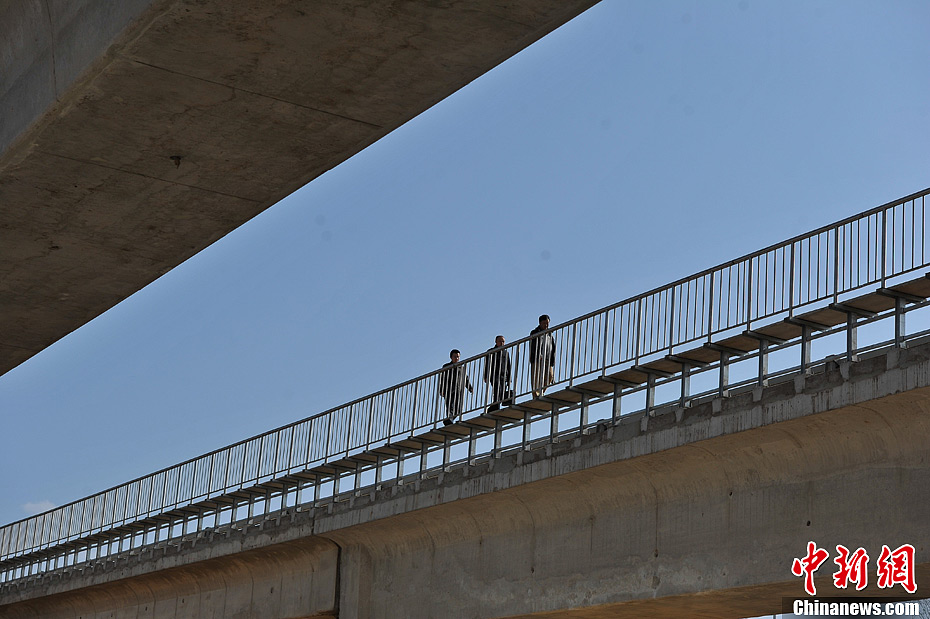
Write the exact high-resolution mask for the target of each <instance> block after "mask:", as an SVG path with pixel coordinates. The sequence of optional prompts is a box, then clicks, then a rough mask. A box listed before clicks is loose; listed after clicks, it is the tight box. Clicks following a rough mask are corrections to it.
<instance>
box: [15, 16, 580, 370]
mask: <svg viewBox="0 0 930 619" xmlns="http://www.w3.org/2000/svg"><path fill="white" fill-rule="evenodd" d="M594 3H595V0H513V1H508V2H490V1H486V0H442V1H438V2H421V1H418V0H406V1H400V2H362V1H359V0H329V1H322V0H292V1H287V2H285V1H271V2H269V1H264V0H209V1H204V0H120V1H119V2H114V1H110V0H69V1H67V2H46V1H42V0H0V248H2V251H0V311H2V315H3V324H4V328H3V332H2V335H0V374H2V373H4V372H6V371H8V370H10V369H11V368H13V367H15V366H16V365H18V364H19V363H22V362H23V361H24V360H26V359H28V358H29V357H31V356H32V355H34V354H36V353H37V352H39V351H40V350H42V349H43V348H45V347H46V346H48V345H50V344H51V343H52V342H54V341H56V340H58V339H59V338H61V337H63V336H64V335H66V334H68V333H69V332H71V331H73V330H74V329H76V328H78V327H80V326H81V325H83V324H84V323H86V322H87V321H89V320H91V319H92V318H94V317H95V316H97V315H98V314H100V313H102V312H104V311H106V310H107V309H109V308H110V307H112V306H113V305H115V304H116V303H118V302H119V301H121V300H122V299H124V298H126V297H127V296H129V295H131V294H132V293H134V292H136V291H137V290H139V289H140V288H142V287H143V286H145V285H146V284H148V283H150V282H151V281H153V280H155V279H156V278H158V277H159V276H160V275H162V274H163V273H165V272H167V271H168V270H170V269H171V268H173V267H174V266H176V265H178V264H180V263H181V262H183V261H184V260H186V259H187V258H189V257H191V256H193V255H194V254H195V253H197V252H198V251H200V250H201V249H203V248H204V247H206V246H208V245H209V244H211V243H213V242H214V241H216V240H217V239H219V238H220V237H222V236H223V235H225V234H226V233H228V232H229V231H231V230H233V229H234V228H236V227H237V226H239V225H241V224H242V223H243V222H245V221H247V220H248V219H250V218H251V217H254V216H255V215H256V214H258V213H260V212H262V211H263V210H264V209H266V208H268V207H269V206H271V205H272V204H274V203H275V202H277V201H278V200H280V199H281V198H283V197H285V196H286V195H288V194H289V193H291V192H293V191H294V190H296V189H297V188H299V187H301V186H302V185H304V184H306V183H307V182H309V181H311V180H312V179H314V178H315V177H317V176H319V175H320V174H322V173H323V172H325V171H326V170H328V169H330V168H332V167H334V166H335V165H337V164H339V163H340V162H342V161H344V160H346V159H347V158H349V157H351V156H352V155H353V154H355V153H357V152H358V151H360V150H361V149H363V148H365V147H366V146H368V145H369V144H371V143H373V142H375V141H376V140H378V139H379V138H381V137H383V136H384V135H386V134H387V133H389V132H390V131H392V130H394V129H395V128H397V127H398V126H400V125H402V124H403V123H405V122H406V121H408V120H410V119H411V118H413V117H414V116H416V115H417V114H419V113H421V112H422V111H424V110H426V109H427V108H429V107H430V106H432V105H434V104H435V103H437V102H438V101H440V100H442V99H443V98H444V97H447V96H448V95H450V94H451V93H453V92H455V91H456V90H458V89H459V88H461V87H462V86H464V85H466V84H467V83H469V82H470V81H472V80H474V79H475V78H477V77H478V76H480V75H481V74H483V73H485V72H486V71H488V70H489V69H491V68H493V67H494V66H496V65H497V64H499V63H500V62H502V61H503V60H505V59H506V58H508V57H510V56H511V55H513V54H515V53H516V52H518V51H520V50H521V49H523V48H525V47H526V46H527V45H529V44H530V43H532V42H534V41H535V40H537V39H539V38H540V37H542V36H543V35H545V34H546V33H548V32H550V31H551V30H553V29H554V28H556V27H558V26H560V25H561V24H563V23H565V22H566V21H568V20H569V19H571V18H572V17H574V16H575V15H577V14H578V13H580V12H581V11H583V10H585V9H586V8H588V7H590V6H591V5H593V4H594Z"/></svg>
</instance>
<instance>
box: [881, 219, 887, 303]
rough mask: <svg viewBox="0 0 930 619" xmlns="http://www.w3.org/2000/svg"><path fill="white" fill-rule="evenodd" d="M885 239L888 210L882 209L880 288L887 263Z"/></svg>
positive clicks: (883, 282) (883, 280)
mask: <svg viewBox="0 0 930 619" xmlns="http://www.w3.org/2000/svg"><path fill="white" fill-rule="evenodd" d="M887 238H888V209H884V210H882V256H881V263H882V288H884V287H885V267H886V265H885V262H886V261H887V256H886V254H887V248H886V245H885V243H886V240H887Z"/></svg>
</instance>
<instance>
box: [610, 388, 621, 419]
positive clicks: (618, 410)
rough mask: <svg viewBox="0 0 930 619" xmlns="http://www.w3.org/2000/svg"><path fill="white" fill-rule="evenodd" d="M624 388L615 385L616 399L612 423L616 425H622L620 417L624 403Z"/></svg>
mask: <svg viewBox="0 0 930 619" xmlns="http://www.w3.org/2000/svg"><path fill="white" fill-rule="evenodd" d="M622 396H623V387H621V386H620V385H619V384H618V383H614V398H613V411H612V414H611V421H612V422H613V424H614V425H617V424H618V423H620V415H621V413H622V410H621V403H622V401H623V399H622Z"/></svg>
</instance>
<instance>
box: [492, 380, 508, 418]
mask: <svg viewBox="0 0 930 619" xmlns="http://www.w3.org/2000/svg"><path fill="white" fill-rule="evenodd" d="M491 387H492V389H491V395H492V396H493V400H494V401H493V403H492V404H491V405H490V406H488V412H489V413H493V412H494V411H498V410H500V408H501V402H502V401H503V399H504V398H505V397H506V395H507V381H505V380H503V379H502V380H499V381H498V382H492V383H491Z"/></svg>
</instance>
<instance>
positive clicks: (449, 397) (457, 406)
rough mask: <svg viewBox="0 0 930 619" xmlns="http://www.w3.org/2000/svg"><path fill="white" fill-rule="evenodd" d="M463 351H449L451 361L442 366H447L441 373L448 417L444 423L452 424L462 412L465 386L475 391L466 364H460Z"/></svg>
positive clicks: (440, 390) (440, 392) (441, 392)
mask: <svg viewBox="0 0 930 619" xmlns="http://www.w3.org/2000/svg"><path fill="white" fill-rule="evenodd" d="M461 356H462V353H461V352H459V351H458V349H456V348H453V349H452V351H451V352H449V359H451V361H449V363H446V364H445V365H443V366H442V367H443V368H445V369H444V370H443V371H442V373H441V374H440V375H439V395H441V396H442V397H443V399H444V400H445V401H446V418H445V419H444V420H443V422H442V423H443V425H447V426H448V425H450V424H452V423H453V422H454V421H455V418H456V417H458V416H459V415H461V414H462V405H463V404H464V402H465V388H466V387H467V388H468V392H469V393H474V391H475V390H474V388H473V387H472V386H471V381H470V380H468V374H467V373H466V372H465V366H464V365H459V359H460V358H461Z"/></svg>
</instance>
